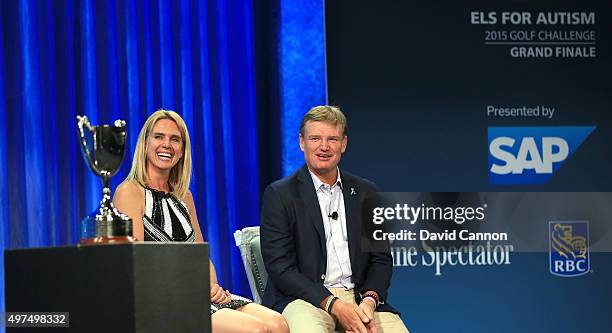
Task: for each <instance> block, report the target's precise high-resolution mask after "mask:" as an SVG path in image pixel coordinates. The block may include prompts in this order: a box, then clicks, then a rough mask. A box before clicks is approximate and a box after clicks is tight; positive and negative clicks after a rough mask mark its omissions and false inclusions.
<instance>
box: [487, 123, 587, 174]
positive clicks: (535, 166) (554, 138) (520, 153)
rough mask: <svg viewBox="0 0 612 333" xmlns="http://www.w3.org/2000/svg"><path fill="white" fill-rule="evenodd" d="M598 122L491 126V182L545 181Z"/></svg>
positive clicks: (489, 135)
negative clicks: (562, 124) (541, 125)
mask: <svg viewBox="0 0 612 333" xmlns="http://www.w3.org/2000/svg"><path fill="white" fill-rule="evenodd" d="M594 129H595V126H573V127H489V129H488V142H489V184H506V185H508V184H544V183H546V182H547V181H548V179H550V177H552V175H553V173H554V172H555V171H557V169H559V167H561V165H562V164H563V162H564V161H565V160H566V159H567V158H568V157H570V156H572V154H573V153H574V152H575V151H576V149H578V147H579V146H580V144H581V143H582V142H583V141H584V140H585V139H586V138H587V137H588V136H589V134H591V132H593V130H594Z"/></svg>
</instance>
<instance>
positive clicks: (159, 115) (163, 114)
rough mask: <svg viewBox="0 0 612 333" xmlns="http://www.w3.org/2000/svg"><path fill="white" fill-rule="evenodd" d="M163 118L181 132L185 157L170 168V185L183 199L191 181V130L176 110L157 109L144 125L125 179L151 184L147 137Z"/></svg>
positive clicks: (172, 190)
mask: <svg viewBox="0 0 612 333" xmlns="http://www.w3.org/2000/svg"><path fill="white" fill-rule="evenodd" d="M161 119H170V120H172V121H174V122H175V123H176V126H177V127H178V128H179V131H180V132H181V139H182V140H183V157H181V159H180V160H179V161H178V162H177V163H176V165H175V166H174V167H173V168H172V170H170V179H169V180H168V185H169V186H170V191H171V192H172V194H174V195H175V196H176V197H178V198H179V199H183V198H184V197H185V194H187V191H188V190H189V183H190V182H191V141H190V140H189V132H187V125H185V121H184V120H183V118H181V116H180V115H179V114H178V113H176V112H174V111H169V110H163V109H162V110H157V111H155V112H154V113H153V114H151V115H150V116H149V118H148V119H147V121H146V122H145V123H144V125H142V129H141V130H140V134H139V135H138V142H137V143H136V150H135V151H134V159H133V161H132V169H131V170H130V173H129V174H128V176H127V178H126V179H125V180H126V181H134V182H137V183H138V184H140V185H142V186H148V185H149V177H148V175H147V165H148V161H147V138H148V137H149V135H150V134H151V132H152V131H153V127H155V124H156V123H157V122H158V121H159V120H161Z"/></svg>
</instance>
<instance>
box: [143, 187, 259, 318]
mask: <svg viewBox="0 0 612 333" xmlns="http://www.w3.org/2000/svg"><path fill="white" fill-rule="evenodd" d="M142 222H143V224H144V238H145V239H144V240H145V242H189V243H192V242H195V232H194V230H193V227H192V226H191V218H190V217H189V210H188V209H187V205H186V204H185V202H183V200H180V199H179V198H177V197H175V196H174V195H172V193H165V192H160V191H156V190H154V189H152V188H148V187H145V212H144V216H143V217H142ZM249 303H252V301H251V300H249V299H247V298H244V297H242V296H238V295H234V294H232V300H231V301H230V302H228V303H225V304H219V303H211V304H210V314H213V313H215V312H217V311H218V310H220V309H224V308H228V309H237V308H239V307H242V306H244V305H246V304H249Z"/></svg>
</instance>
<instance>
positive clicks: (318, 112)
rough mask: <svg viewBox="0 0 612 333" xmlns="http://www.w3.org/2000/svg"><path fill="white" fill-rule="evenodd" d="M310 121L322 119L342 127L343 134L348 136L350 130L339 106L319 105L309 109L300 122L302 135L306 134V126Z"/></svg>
mask: <svg viewBox="0 0 612 333" xmlns="http://www.w3.org/2000/svg"><path fill="white" fill-rule="evenodd" d="M309 121H322V122H326V123H330V124H332V125H335V126H338V127H340V130H341V131H342V135H343V136H346V133H347V130H348V128H347V125H346V117H345V116H344V113H342V111H341V110H340V108H339V107H337V106H331V105H319V106H315V107H314V108H312V109H310V110H308V112H306V114H305V115H304V117H302V123H301V124H300V135H301V136H304V127H305V126H306V123H307V122H309Z"/></svg>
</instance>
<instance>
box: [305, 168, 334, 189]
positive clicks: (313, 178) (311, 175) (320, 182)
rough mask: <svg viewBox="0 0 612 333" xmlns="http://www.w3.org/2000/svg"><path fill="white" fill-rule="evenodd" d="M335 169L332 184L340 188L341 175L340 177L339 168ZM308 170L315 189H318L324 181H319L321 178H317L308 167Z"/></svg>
mask: <svg viewBox="0 0 612 333" xmlns="http://www.w3.org/2000/svg"><path fill="white" fill-rule="evenodd" d="M336 170H337V171H338V172H337V176H336V182H335V183H334V185H335V184H338V185H339V186H340V188H342V177H340V168H338V167H336ZM308 172H309V173H310V177H312V183H313V184H314V187H315V190H318V189H320V188H321V185H324V184H325V183H323V181H321V179H319V177H317V175H315V174H314V173H313V172H312V171H311V170H310V169H308ZM325 185H327V184H325ZM332 186H333V185H332Z"/></svg>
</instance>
